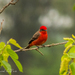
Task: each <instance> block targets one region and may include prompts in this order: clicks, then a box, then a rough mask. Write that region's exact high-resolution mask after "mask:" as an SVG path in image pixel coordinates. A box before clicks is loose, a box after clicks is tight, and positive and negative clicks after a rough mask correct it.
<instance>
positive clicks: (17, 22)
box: [0, 0, 75, 75]
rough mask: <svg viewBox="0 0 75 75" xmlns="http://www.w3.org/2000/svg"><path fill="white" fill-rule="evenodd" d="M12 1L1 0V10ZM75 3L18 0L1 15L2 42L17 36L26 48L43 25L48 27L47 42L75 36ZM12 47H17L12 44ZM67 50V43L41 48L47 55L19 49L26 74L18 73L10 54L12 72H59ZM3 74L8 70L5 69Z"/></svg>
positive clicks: (42, 74)
mask: <svg viewBox="0 0 75 75" xmlns="http://www.w3.org/2000/svg"><path fill="white" fill-rule="evenodd" d="M10 1H11V0H5V1H4V0H0V9H1V8H2V7H3V6H5V5H6V4H7V3H9V2H10ZM74 5H75V0H19V2H18V3H17V4H16V5H10V6H9V7H8V8H6V9H5V10H4V11H3V13H1V14H0V22H1V21H2V20H3V19H4V22H3V30H2V32H1V35H0V42H5V43H6V42H7V41H8V40H9V39H10V38H14V39H15V40H16V41H17V42H18V43H19V44H20V45H21V46H22V47H25V46H27V44H28V41H29V40H30V39H31V37H32V35H33V34H34V33H35V32H36V31H37V30H38V29H39V27H40V26H41V25H45V26H47V28H48V30H47V31H48V40H47V42H46V43H45V44H52V43H60V42H64V40H63V38H64V37H71V35H72V34H74V35H75V11H74ZM34 47H35V46H34ZM12 49H13V50H16V49H18V48H16V47H14V46H12ZM64 49H65V47H64V45H58V46H54V47H50V48H40V49H39V50H40V51H42V52H43V54H44V56H42V55H41V54H40V53H38V52H37V51H35V50H33V51H26V52H18V53H17V54H18V55H19V61H20V62H21V64H22V66H23V73H21V72H19V70H18V69H17V67H16V65H15V63H14V62H13V61H12V59H11V58H10V57H9V63H10V64H11V65H12V75H58V74H59V68H60V62H61V56H62V55H63V50H64ZM0 70H1V71H2V70H4V68H1V69H0ZM0 75H8V73H7V72H5V71H4V72H0Z"/></svg>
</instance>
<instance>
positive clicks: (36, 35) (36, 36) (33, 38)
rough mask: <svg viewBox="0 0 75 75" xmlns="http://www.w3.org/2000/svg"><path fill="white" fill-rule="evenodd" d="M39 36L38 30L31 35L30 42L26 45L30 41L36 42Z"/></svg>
mask: <svg viewBox="0 0 75 75" xmlns="http://www.w3.org/2000/svg"><path fill="white" fill-rule="evenodd" d="M39 36H40V33H39V30H38V31H37V32H36V33H35V34H34V35H33V37H32V38H31V40H30V41H29V43H28V44H30V43H31V42H32V41H34V40H36V39H37V38H38V37H39Z"/></svg>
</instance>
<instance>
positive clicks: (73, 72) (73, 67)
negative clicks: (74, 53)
mask: <svg viewBox="0 0 75 75" xmlns="http://www.w3.org/2000/svg"><path fill="white" fill-rule="evenodd" d="M70 68H71V71H72V75H75V63H74V62H72V63H71V64H70Z"/></svg>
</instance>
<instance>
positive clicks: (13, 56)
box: [7, 49, 18, 59]
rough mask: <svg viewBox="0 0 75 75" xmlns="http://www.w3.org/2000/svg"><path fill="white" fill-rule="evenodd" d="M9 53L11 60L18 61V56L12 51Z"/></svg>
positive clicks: (9, 50)
mask: <svg viewBox="0 0 75 75" xmlns="http://www.w3.org/2000/svg"><path fill="white" fill-rule="evenodd" d="M7 52H8V53H9V55H10V57H11V58H13V59H18V55H17V54H16V53H15V52H14V51H13V50H12V49H7Z"/></svg>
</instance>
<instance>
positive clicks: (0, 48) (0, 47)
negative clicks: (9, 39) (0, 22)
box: [0, 42, 5, 54]
mask: <svg viewBox="0 0 75 75" xmlns="http://www.w3.org/2000/svg"><path fill="white" fill-rule="evenodd" d="M4 46H5V43H4V42H1V43H0V54H1V52H2V49H3V48H4Z"/></svg>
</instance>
